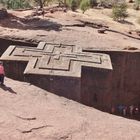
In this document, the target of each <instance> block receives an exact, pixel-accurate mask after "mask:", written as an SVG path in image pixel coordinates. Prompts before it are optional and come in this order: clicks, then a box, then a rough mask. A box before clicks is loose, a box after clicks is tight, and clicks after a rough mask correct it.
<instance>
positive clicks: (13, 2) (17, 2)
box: [0, 0, 31, 9]
mask: <svg viewBox="0 0 140 140" xmlns="http://www.w3.org/2000/svg"><path fill="white" fill-rule="evenodd" d="M0 3H2V4H3V5H4V6H6V7H7V8H8V9H20V8H29V7H31V6H30V4H29V2H28V1H27V0H0Z"/></svg>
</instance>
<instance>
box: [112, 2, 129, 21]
mask: <svg viewBox="0 0 140 140" xmlns="http://www.w3.org/2000/svg"><path fill="white" fill-rule="evenodd" d="M112 16H113V19H114V20H116V21H124V19H125V18H126V17H127V16H128V14H127V4H126V3H125V2H121V3H117V4H115V5H114V6H113V9H112Z"/></svg>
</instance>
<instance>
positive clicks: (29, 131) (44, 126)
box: [17, 125, 52, 133]
mask: <svg viewBox="0 0 140 140" xmlns="http://www.w3.org/2000/svg"><path fill="white" fill-rule="evenodd" d="M46 127H52V125H43V126H39V127H34V128H31V129H29V130H20V129H17V130H18V131H20V132H21V133H31V132H33V131H34V130H38V129H42V128H46Z"/></svg>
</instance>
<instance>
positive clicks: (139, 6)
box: [133, 0, 140, 10]
mask: <svg viewBox="0 0 140 140" xmlns="http://www.w3.org/2000/svg"><path fill="white" fill-rule="evenodd" d="M133 7H134V9H135V10H139V9H140V0H135V4H134V6H133Z"/></svg>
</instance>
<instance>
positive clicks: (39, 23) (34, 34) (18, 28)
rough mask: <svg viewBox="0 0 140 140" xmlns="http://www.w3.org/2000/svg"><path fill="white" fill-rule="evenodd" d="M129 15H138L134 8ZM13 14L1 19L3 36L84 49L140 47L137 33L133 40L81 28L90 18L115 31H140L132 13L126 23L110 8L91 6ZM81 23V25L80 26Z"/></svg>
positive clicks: (116, 34)
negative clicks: (83, 9)
mask: <svg viewBox="0 0 140 140" xmlns="http://www.w3.org/2000/svg"><path fill="white" fill-rule="evenodd" d="M129 11H130V15H132V13H133V14H134V15H138V14H136V13H135V11H134V10H132V9H131V10H129ZM9 13H12V15H13V16H12V17H10V18H7V19H5V20H1V21H0V36H2V37H7V38H12V39H18V40H30V41H47V42H54V43H66V44H75V45H77V46H80V47H83V48H93V47H95V48H121V49H123V48H126V47H136V48H140V46H139V43H140V37H139V36H138V35H136V34H135V33H134V34H132V36H134V37H136V38H138V39H133V38H130V37H127V36H125V35H121V34H119V33H113V32H109V31H106V32H105V34H99V33H98V31H97V29H95V28H92V27H88V26H85V27H79V25H82V23H81V22H80V21H81V20H82V21H88V20H90V22H96V23H99V24H103V25H106V26H108V27H109V29H114V30H116V31H119V32H122V33H125V34H128V31H130V30H139V27H140V26H139V24H138V23H137V21H136V19H138V17H136V16H134V15H132V16H130V17H128V18H127V19H126V21H125V23H118V22H115V21H113V20H112V18H111V17H110V14H111V11H110V9H100V10H98V9H92V10H89V11H87V12H86V13H85V14H82V13H81V12H76V13H74V12H71V11H68V12H67V13H64V12H61V11H58V12H55V13H52V14H51V13H46V14H45V16H44V18H43V17H42V16H34V17H32V16H31V15H32V13H33V11H31V10H28V11H21V12H19V11H9ZM77 25H78V26H77Z"/></svg>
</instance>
